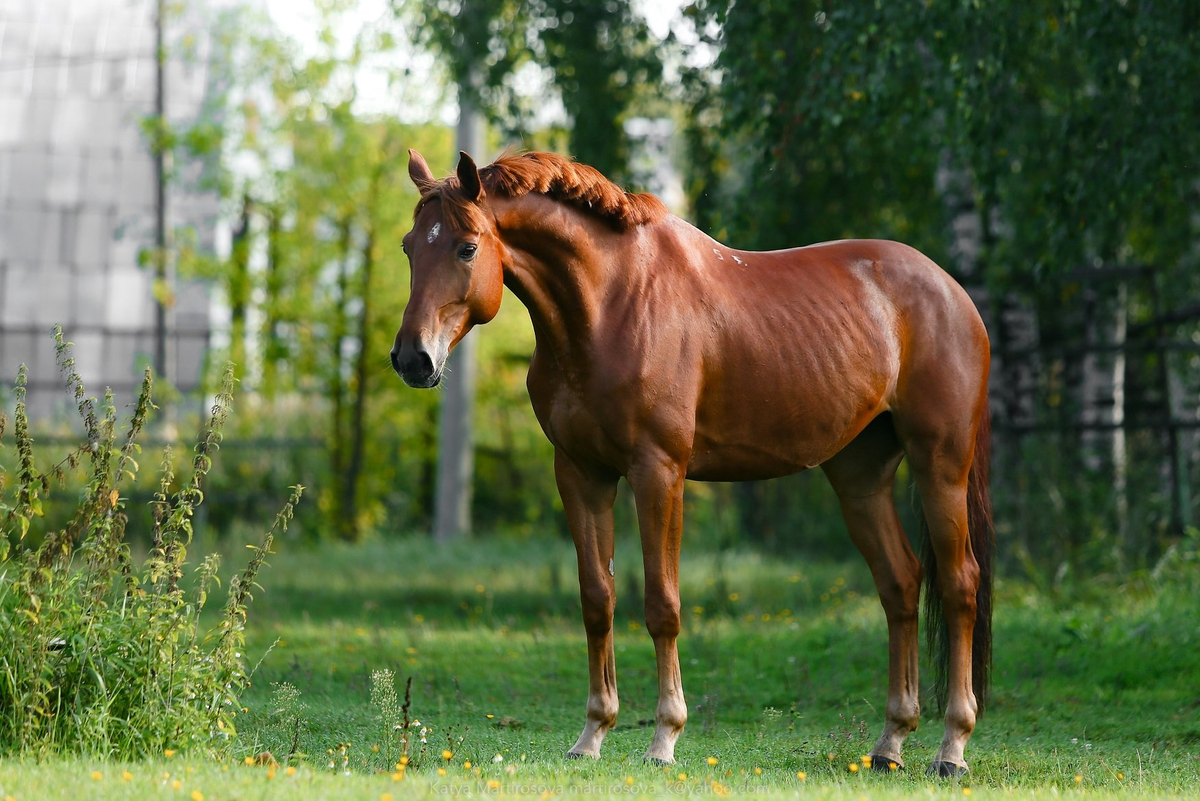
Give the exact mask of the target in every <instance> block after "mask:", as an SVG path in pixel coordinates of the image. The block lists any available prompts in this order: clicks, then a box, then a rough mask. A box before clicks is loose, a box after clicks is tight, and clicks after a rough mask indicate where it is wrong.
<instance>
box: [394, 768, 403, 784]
mask: <svg viewBox="0 0 1200 801" xmlns="http://www.w3.org/2000/svg"><path fill="white" fill-rule="evenodd" d="M403 778H404V771H402V770H398V771H396V772H395V773H393V774H392V781H394V782H398V781H400V780H401V779H403Z"/></svg>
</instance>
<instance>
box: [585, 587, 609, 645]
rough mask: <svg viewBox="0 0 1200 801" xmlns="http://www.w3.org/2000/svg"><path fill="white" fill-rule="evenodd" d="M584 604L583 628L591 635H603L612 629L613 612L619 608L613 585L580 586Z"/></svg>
mask: <svg viewBox="0 0 1200 801" xmlns="http://www.w3.org/2000/svg"><path fill="white" fill-rule="evenodd" d="M579 595H580V600H581V602H582V604H583V628H584V630H585V631H586V632H587V633H588V636H590V637H602V636H604V635H606V634H608V633H609V632H610V631H612V622H613V613H614V612H615V611H616V608H617V597H616V593H615V592H613V590H612V588H611V587H606V586H604V585H597V586H592V587H585V586H582V585H581V586H580V589H579Z"/></svg>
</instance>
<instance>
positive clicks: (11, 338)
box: [0, 0, 217, 415]
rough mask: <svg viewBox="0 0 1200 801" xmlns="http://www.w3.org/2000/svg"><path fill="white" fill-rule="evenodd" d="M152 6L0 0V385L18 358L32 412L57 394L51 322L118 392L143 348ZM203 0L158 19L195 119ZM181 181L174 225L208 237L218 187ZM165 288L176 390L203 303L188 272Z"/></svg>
mask: <svg viewBox="0 0 1200 801" xmlns="http://www.w3.org/2000/svg"><path fill="white" fill-rule="evenodd" d="M154 6H155V4H154V2H153V0H0V386H7V385H9V384H10V383H11V381H12V379H13V377H15V375H16V371H17V366H18V365H19V364H20V363H22V362H24V363H26V364H28V366H29V369H30V379H31V380H30V401H31V402H30V404H29V405H30V409H31V411H34V412H35V413H37V414H42V415H44V414H46V413H48V412H49V411H51V410H52V409H54V408H56V407H59V406H61V405H62V404H63V402H64V401H65V398H66V396H65V393H64V392H63V391H62V389H61V381H60V379H59V375H58V371H57V368H56V367H55V366H54V352H53V341H52V339H51V337H50V333H49V332H50V329H51V326H52V325H53V324H55V323H61V324H62V325H63V328H64V329H65V330H66V333H67V338H68V339H71V340H73V341H74V342H75V343H76V349H75V350H76V357H77V359H78V362H79V367H80V372H81V374H82V375H83V378H84V382H85V385H86V386H87V387H88V390H89V392H90V393H93V394H96V395H99V394H101V393H102V392H103V390H104V386H105V385H110V386H112V387H113V389H114V391H116V392H117V395H118V404H124V403H127V402H129V400H130V395H131V393H132V391H133V389H134V387H135V386H136V383H137V382H138V381H139V380H140V374H141V370H142V368H143V366H144V365H146V364H148V363H149V362H150V361H151V359H152V355H153V353H154V299H153V295H152V286H153V275H152V273H151V271H150V270H149V269H147V268H145V267H142V266H139V263H138V262H139V253H140V252H142V250H143V249H145V248H148V247H151V246H152V245H153V243H154V210H155V205H154V204H155V195H154V163H153V159H152V157H151V153H150V150H149V147H148V145H147V144H146V141H145V137H144V136H143V135H142V133H141V131H140V123H141V121H142V120H143V119H145V118H146V117H147V116H149V115H151V114H153V111H154V87H155V71H154V13H155V11H154ZM205 14H206V12H205V8H204V4H202V3H198V2H196V0H192V2H189V3H188V4H187V6H186V9H185V11H184V12H183V13H182V15H181V16H178V17H172V18H169V21H168V37H167V41H168V48H169V49H168V52H169V53H170V54H171V55H170V59H169V63H168V70H167V97H168V109H167V110H168V118H169V119H170V120H171V121H172V122H173V123H186V122H187V121H189V120H192V119H194V118H195V117H196V115H197V114H198V113H199V111H200V107H201V104H202V102H203V101H204V98H205V96H206V92H207V91H208V84H209V78H210V75H209V69H208V59H209V58H210V56H211V41H210V37H209V34H208V31H207V29H206V26H205ZM187 166H188V165H184V168H185V169H183V170H182V172H183V173H184V174H185V175H191V174H192V173H194V169H191V170H189V169H187ZM191 177H192V178H193V179H194V178H195V176H194V175H192V176H191ZM187 183H188V180H186V179H185V180H181V181H173V182H172V185H171V187H170V189H169V191H168V208H169V210H170V216H169V225H170V226H171V227H172V228H175V227H178V226H182V225H190V226H194V227H195V229H196V232H197V234H198V237H199V241H200V243H201V245H202V246H211V245H212V238H213V231H214V227H215V222H216V215H217V199H216V198H215V197H214V196H213V195H211V194H206V193H204V192H201V191H196V190H194V189H190V188H188V186H187V185H186V184H187ZM176 297H177V302H176V304H175V306H174V308H173V314H172V317H173V320H172V321H171V324H172V328H173V331H172V336H171V338H170V340H169V342H170V349H171V352H172V356H173V358H172V359H171V360H170V361H169V363H172V364H173V365H174V369H173V373H174V374H173V375H172V376H171V378H172V380H173V382H174V383H175V384H176V385H177V386H178V387H180V388H181V389H185V390H186V389H190V388H193V387H195V386H196V384H197V382H198V379H199V377H200V370H201V365H202V361H203V358H204V351H205V348H206V346H207V342H208V334H209V329H210V318H211V316H212V310H211V307H212V302H211V299H210V293H209V291H208V289H207V288H206V287H205V286H203V285H199V284H195V283H190V284H188V283H184V284H180V285H178V286H177V287H176ZM5 394H7V393H5ZM9 405H10V403H9V401H8V399H7V398H6V399H5V402H4V404H3V406H4V407H7V406H9Z"/></svg>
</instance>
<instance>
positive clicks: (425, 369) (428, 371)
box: [417, 350, 433, 375]
mask: <svg viewBox="0 0 1200 801" xmlns="http://www.w3.org/2000/svg"><path fill="white" fill-rule="evenodd" d="M417 365H418V366H419V368H420V370H421V373H422V375H433V359H432V358H431V357H430V356H429V354H428V353H426V352H425V351H423V350H419V351H417Z"/></svg>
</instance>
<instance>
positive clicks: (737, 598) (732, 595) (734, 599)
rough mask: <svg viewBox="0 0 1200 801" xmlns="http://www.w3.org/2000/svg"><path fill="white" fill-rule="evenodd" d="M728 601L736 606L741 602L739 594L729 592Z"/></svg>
mask: <svg viewBox="0 0 1200 801" xmlns="http://www.w3.org/2000/svg"><path fill="white" fill-rule="evenodd" d="M729 600H730V601H732V602H733V603H735V604H736V603H737V602H738V601H740V600H742V596H741V595H740V594H739V593H736V592H731V593H729Z"/></svg>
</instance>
